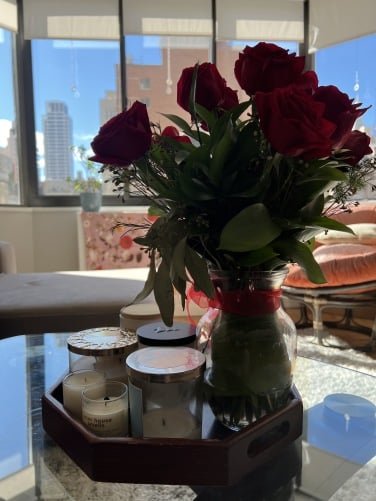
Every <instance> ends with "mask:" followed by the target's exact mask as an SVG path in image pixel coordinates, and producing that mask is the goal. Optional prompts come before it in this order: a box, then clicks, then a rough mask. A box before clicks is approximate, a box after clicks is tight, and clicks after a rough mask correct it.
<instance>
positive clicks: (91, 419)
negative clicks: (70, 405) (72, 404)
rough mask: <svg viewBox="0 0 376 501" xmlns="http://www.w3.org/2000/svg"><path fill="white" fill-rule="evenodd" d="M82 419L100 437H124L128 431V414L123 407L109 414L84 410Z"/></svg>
mask: <svg viewBox="0 0 376 501" xmlns="http://www.w3.org/2000/svg"><path fill="white" fill-rule="evenodd" d="M82 421H83V423H84V424H85V426H86V427H87V428H88V429H89V430H91V431H92V432H94V433H95V434H96V435H98V436H99V437H110V436H112V437H124V436H126V435H127V433H128V426H127V415H126V412H125V410H123V409H121V410H119V411H118V412H113V413H112V414H111V415H109V416H97V415H94V414H90V413H89V412H87V411H86V412H85V410H84V411H83V413H82Z"/></svg>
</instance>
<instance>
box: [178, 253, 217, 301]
mask: <svg viewBox="0 0 376 501" xmlns="http://www.w3.org/2000/svg"><path fill="white" fill-rule="evenodd" d="M185 264H186V267H187V270H188V272H189V274H190V275H191V277H192V279H193V283H194V286H195V289H197V290H200V291H202V292H204V294H206V295H207V296H208V297H211V298H212V297H214V287H213V284H212V282H211V280H210V278H209V272H208V265H207V263H206V261H205V259H204V258H202V257H201V256H199V255H198V254H197V252H196V251H194V250H193V249H192V248H191V247H190V246H189V245H187V246H186V248H185Z"/></svg>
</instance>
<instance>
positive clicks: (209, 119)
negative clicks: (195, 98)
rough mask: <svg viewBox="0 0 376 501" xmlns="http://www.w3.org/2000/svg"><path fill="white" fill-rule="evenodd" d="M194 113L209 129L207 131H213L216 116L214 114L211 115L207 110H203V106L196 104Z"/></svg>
mask: <svg viewBox="0 0 376 501" xmlns="http://www.w3.org/2000/svg"><path fill="white" fill-rule="evenodd" d="M196 111H197V114H198V116H199V117H200V118H201V119H202V120H203V121H204V122H206V124H207V126H208V127H209V130H211V129H213V127H214V126H215V123H216V116H215V115H214V113H211V112H210V111H209V110H207V109H206V108H204V106H201V104H198V103H196Z"/></svg>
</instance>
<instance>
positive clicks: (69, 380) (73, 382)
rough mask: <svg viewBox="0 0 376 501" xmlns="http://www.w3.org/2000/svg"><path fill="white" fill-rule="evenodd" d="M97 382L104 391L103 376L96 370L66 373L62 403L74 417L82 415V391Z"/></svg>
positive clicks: (79, 417)
mask: <svg viewBox="0 0 376 501" xmlns="http://www.w3.org/2000/svg"><path fill="white" fill-rule="evenodd" d="M92 384H98V385H100V386H101V387H102V389H103V390H102V391H104V387H105V376H104V374H103V373H102V372H97V371H90V370H88V371H86V370H83V371H77V372H72V373H71V374H68V376H66V377H65V378H64V381H63V404H64V407H65V408H66V409H67V410H68V411H69V412H70V413H71V414H73V415H74V416H75V417H76V418H78V419H81V415H82V400H81V399H82V392H83V390H85V389H86V388H87V387H88V386H90V385H92Z"/></svg>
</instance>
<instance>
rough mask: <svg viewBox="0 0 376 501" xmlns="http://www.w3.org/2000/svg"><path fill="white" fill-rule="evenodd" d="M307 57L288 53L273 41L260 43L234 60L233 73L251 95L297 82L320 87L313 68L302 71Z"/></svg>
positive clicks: (246, 48)
mask: <svg viewBox="0 0 376 501" xmlns="http://www.w3.org/2000/svg"><path fill="white" fill-rule="evenodd" d="M304 60H305V59H304V57H303V56H296V55H295V53H292V54H289V53H288V50H286V49H282V47H278V45H275V44H273V43H266V42H260V43H258V44H257V45H256V46H255V47H249V46H248V45H247V46H246V47H245V49H244V50H243V52H242V53H240V54H239V59H238V60H237V61H236V62H235V68H234V73H235V77H236V79H237V81H238V82H239V85H240V87H241V88H242V89H243V90H245V92H246V93H247V94H248V96H253V95H254V94H255V93H256V92H258V91H262V92H269V91H271V90H273V89H276V88H279V87H286V86H287V85H290V84H298V85H299V86H300V85H302V86H304V87H307V86H308V87H311V86H313V85H316V86H317V77H316V83H315V79H314V76H316V74H315V73H314V72H313V71H310V72H306V73H303V70H304Z"/></svg>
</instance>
